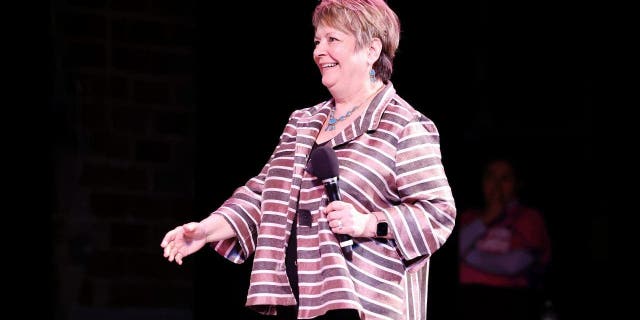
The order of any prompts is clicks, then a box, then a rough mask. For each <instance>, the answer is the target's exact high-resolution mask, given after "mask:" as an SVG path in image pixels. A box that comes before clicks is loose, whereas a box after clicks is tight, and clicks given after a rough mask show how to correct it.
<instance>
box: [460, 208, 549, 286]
mask: <svg viewBox="0 0 640 320" xmlns="http://www.w3.org/2000/svg"><path fill="white" fill-rule="evenodd" d="M481 213H482V211H481V210H478V209H471V210H467V211H465V212H463V213H462V214H461V215H460V228H461V229H464V227H465V226H468V225H469V224H470V223H472V222H474V221H477V219H480V218H481ZM485 227H486V230H485V232H484V233H482V234H481V235H480V236H479V237H478V238H477V239H476V240H475V243H474V244H473V247H472V250H480V251H482V252H485V253H491V254H494V255H495V256H496V257H498V256H499V255H503V254H507V253H509V252H510V251H513V250H522V249H526V250H527V251H528V252H531V253H532V254H533V255H534V257H535V261H534V262H533V264H532V265H531V266H530V267H529V269H528V270H526V271H525V272H521V273H519V274H517V275H501V274H496V273H491V272H486V271H483V270H482V269H481V268H479V267H477V266H476V267H474V266H472V265H470V264H469V263H467V262H465V259H464V257H461V258H460V259H459V261H460V266H459V281H460V283H461V284H481V285H488V286H499V287H529V286H532V285H534V284H533V283H530V279H531V274H532V272H535V271H536V270H543V269H544V268H545V267H546V266H547V265H548V264H549V262H550V259H551V245H550V240H549V235H548V232H547V229H546V226H545V223H544V220H543V216H542V214H541V213H540V211H538V210H536V209H533V208H530V207H526V206H523V205H522V204H519V203H514V204H513V205H510V206H509V207H508V209H507V210H506V213H505V216H504V217H503V218H502V219H500V221H498V222H496V223H494V224H492V225H490V226H485Z"/></svg>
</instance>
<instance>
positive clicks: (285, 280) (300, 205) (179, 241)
mask: <svg viewBox="0 0 640 320" xmlns="http://www.w3.org/2000/svg"><path fill="white" fill-rule="evenodd" d="M313 25H314V28H315V49H314V51H313V58H314V60H315V62H316V64H317V66H318V68H319V70H320V73H321V75H322V83H323V85H324V86H325V87H326V88H327V89H328V91H329V93H330V94H331V99H329V100H327V101H324V102H322V103H319V104H317V105H315V106H312V107H308V108H304V109H300V110H296V111H294V112H293V113H292V114H291V116H290V117H289V121H288V123H287V125H286V126H285V128H284V132H283V133H282V134H281V136H280V140H279V143H278V145H277V146H276V148H275V150H274V152H273V154H272V155H271V157H270V159H269V161H268V162H267V163H266V165H265V166H264V167H263V169H262V170H261V172H260V173H259V174H258V175H257V176H255V177H254V178H252V179H250V180H249V181H248V182H247V183H246V184H245V185H244V186H241V187H240V188H238V189H236V190H235V191H234V193H233V194H232V196H231V197H230V198H229V199H228V200H226V201H225V202H224V203H223V204H222V205H221V206H220V208H218V209H217V210H215V211H214V212H213V213H212V214H211V215H209V216H208V217H207V218H205V219H204V220H202V221H200V222H191V223H187V224H184V225H181V226H178V227H177V228H175V229H173V230H171V231H169V232H168V233H167V234H166V236H165V237H164V239H163V240H162V244H161V246H162V247H163V248H164V256H165V257H167V258H168V260H169V261H176V262H177V263H178V264H182V262H183V259H184V258H185V257H186V256H188V255H189V254H191V253H193V252H195V251H197V250H199V249H200V248H202V247H203V246H204V245H205V244H210V245H211V246H212V247H213V248H214V249H215V251H217V252H218V253H219V254H221V255H223V256H224V257H226V258H227V259H229V260H231V261H233V262H235V263H242V262H244V261H245V260H246V259H247V258H248V257H249V256H250V255H253V268H252V273H251V279H250V285H249V289H248V296H247V302H246V305H247V306H248V307H250V308H252V309H254V310H256V311H257V312H259V313H262V314H265V315H278V316H279V317H280V318H283V319H285V318H289V319H311V318H318V319H320V318H321V319H331V318H332V317H335V318H340V319H424V318H425V317H426V303H427V296H426V292H427V290H426V289H427V274H428V266H429V258H430V256H431V255H432V254H433V253H434V252H435V251H436V250H438V248H440V247H441V246H442V245H443V244H444V242H445V241H446V240H447V238H448V237H449V235H450V234H451V232H452V229H453V227H454V223H455V212H456V211H455V205H454V199H453V197H452V194H451V188H450V186H449V184H448V180H447V177H446V175H445V171H444V168H443V165H442V162H441V153H440V144H439V134H438V131H437V128H436V126H435V125H434V123H433V122H432V121H431V120H430V119H428V118H426V117H425V116H424V115H422V114H421V113H419V112H418V111H416V110H415V109H414V108H412V107H411V106H410V105H409V104H408V103H407V102H406V101H404V100H403V99H402V98H401V97H400V96H398V95H397V94H396V91H395V89H394V87H393V85H392V83H391V82H390V77H391V73H392V69H393V65H392V62H393V58H394V56H395V52H396V49H397V48H398V44H399V35H400V24H399V21H398V18H397V16H396V14H395V13H394V12H393V11H392V10H391V9H390V8H389V7H388V5H387V4H386V3H385V2H384V1H382V0H368V1H366V0H325V1H321V2H320V3H319V4H318V6H317V7H316V9H315V11H314V14H313ZM314 148H330V149H331V152H335V154H336V156H337V161H338V164H339V190H340V191H339V192H340V193H339V194H340V198H341V199H340V200H337V199H330V198H329V197H328V195H327V193H326V192H325V187H324V185H323V181H322V180H321V179H320V178H319V177H318V176H316V175H315V174H314V173H313V170H312V168H310V167H309V166H308V164H309V155H310V154H311V152H312V150H314ZM330 200H334V201H330ZM337 235H348V236H349V237H351V238H352V241H353V244H352V246H351V248H352V254H351V255H349V256H346V257H345V255H344V254H343V252H342V250H341V246H340V244H339V241H338V239H337V237H336V236H337Z"/></svg>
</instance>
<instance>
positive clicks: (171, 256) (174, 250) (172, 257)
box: [169, 246, 178, 261]
mask: <svg viewBox="0 0 640 320" xmlns="http://www.w3.org/2000/svg"><path fill="white" fill-rule="evenodd" d="M176 254H178V249H177V248H176V247H175V246H174V247H173V248H172V249H171V252H170V253H169V261H174V260H175V259H176Z"/></svg>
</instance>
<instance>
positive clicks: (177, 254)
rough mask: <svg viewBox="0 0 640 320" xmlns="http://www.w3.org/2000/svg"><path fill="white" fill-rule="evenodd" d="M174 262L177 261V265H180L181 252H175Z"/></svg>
mask: <svg viewBox="0 0 640 320" xmlns="http://www.w3.org/2000/svg"><path fill="white" fill-rule="evenodd" d="M176 263H178V265H182V253H180V252H178V253H176Z"/></svg>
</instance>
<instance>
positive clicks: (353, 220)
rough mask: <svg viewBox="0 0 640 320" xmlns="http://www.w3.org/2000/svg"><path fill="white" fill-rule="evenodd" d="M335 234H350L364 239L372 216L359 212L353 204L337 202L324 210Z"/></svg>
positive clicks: (333, 202)
mask: <svg viewBox="0 0 640 320" xmlns="http://www.w3.org/2000/svg"><path fill="white" fill-rule="evenodd" d="M324 213H325V215H326V216H327V221H329V226H330V227H331V231H333V233H340V234H348V235H350V236H352V237H364V236H366V235H365V233H366V232H365V231H366V230H367V224H368V223H369V219H371V215H370V214H367V213H361V212H358V211H357V210H356V209H355V208H354V207H353V205H352V204H350V203H347V202H344V201H340V200H336V201H332V202H331V203H329V205H328V206H327V207H326V208H324Z"/></svg>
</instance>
